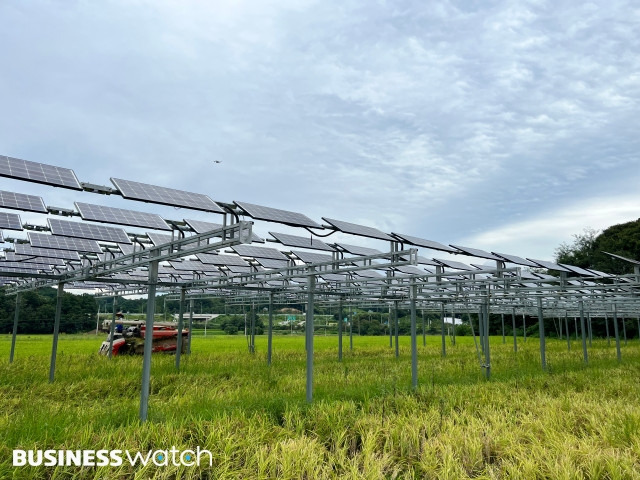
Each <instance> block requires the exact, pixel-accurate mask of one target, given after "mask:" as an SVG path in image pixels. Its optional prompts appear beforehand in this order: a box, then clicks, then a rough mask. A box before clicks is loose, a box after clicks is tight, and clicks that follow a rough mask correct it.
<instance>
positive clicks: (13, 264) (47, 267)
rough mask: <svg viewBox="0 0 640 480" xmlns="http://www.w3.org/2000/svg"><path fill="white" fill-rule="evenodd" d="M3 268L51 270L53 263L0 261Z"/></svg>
mask: <svg viewBox="0 0 640 480" xmlns="http://www.w3.org/2000/svg"><path fill="white" fill-rule="evenodd" d="M0 265H2V268H27V269H30V270H51V265H49V264H48V263H27V262H12V261H6V260H5V261H0Z"/></svg>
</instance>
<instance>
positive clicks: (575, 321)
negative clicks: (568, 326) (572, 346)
mask: <svg viewBox="0 0 640 480" xmlns="http://www.w3.org/2000/svg"><path fill="white" fill-rule="evenodd" d="M573 326H574V327H575V329H576V340H578V319H577V318H576V317H573Z"/></svg>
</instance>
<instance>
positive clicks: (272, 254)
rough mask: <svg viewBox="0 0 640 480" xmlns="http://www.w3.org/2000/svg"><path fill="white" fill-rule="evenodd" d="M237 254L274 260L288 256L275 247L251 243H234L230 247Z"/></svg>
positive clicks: (284, 258)
mask: <svg viewBox="0 0 640 480" xmlns="http://www.w3.org/2000/svg"><path fill="white" fill-rule="evenodd" d="M231 248H232V249H233V250H234V251H235V252H236V253H237V254H238V255H242V256H243V257H253V258H273V259H274V260H288V258H287V257H286V256H285V255H284V254H283V253H282V252H281V251H280V250H276V249H275V248H267V247H252V246H251V245H234V246H233V247H231Z"/></svg>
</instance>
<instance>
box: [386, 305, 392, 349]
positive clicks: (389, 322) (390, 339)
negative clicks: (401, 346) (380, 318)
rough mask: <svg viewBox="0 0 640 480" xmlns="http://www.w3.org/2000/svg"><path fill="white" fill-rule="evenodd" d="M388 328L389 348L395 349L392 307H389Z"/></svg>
mask: <svg viewBox="0 0 640 480" xmlns="http://www.w3.org/2000/svg"><path fill="white" fill-rule="evenodd" d="M387 326H388V327H389V348H393V329H392V326H391V305H389V317H388V320H387Z"/></svg>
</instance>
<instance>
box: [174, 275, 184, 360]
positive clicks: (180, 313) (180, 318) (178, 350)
mask: <svg viewBox="0 0 640 480" xmlns="http://www.w3.org/2000/svg"><path fill="white" fill-rule="evenodd" d="M185 293H186V288H185V287H181V288H180V309H179V310H178V344H177V345H176V370H180V356H181V355H182V328H183V325H184V296H185Z"/></svg>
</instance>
